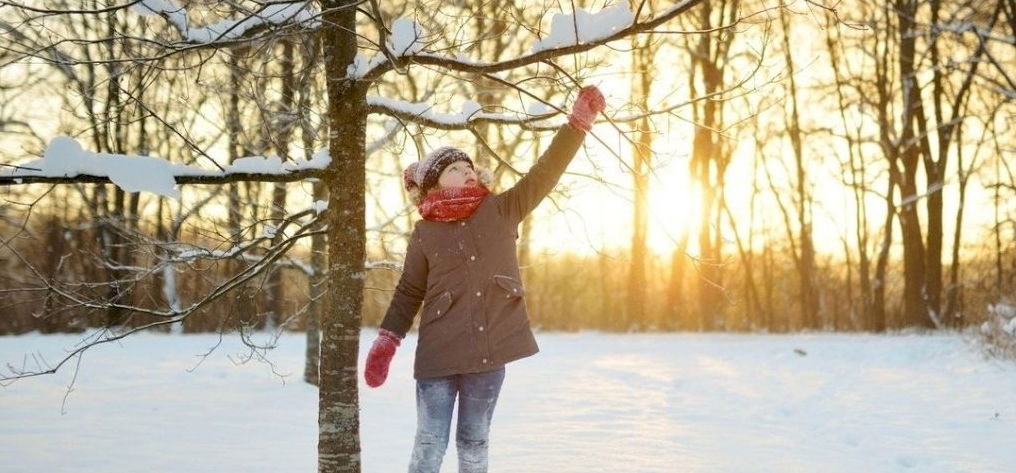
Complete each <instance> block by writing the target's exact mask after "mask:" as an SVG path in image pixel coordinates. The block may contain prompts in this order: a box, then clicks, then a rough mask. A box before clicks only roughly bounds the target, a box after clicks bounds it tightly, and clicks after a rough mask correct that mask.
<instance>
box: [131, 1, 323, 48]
mask: <svg viewBox="0 0 1016 473" xmlns="http://www.w3.org/2000/svg"><path fill="white" fill-rule="evenodd" d="M309 3H310V2H289V3H273V4H269V5H266V6H265V7H264V8H262V9H261V10H258V11H257V12H255V13H253V14H250V15H244V16H243V17H241V18H238V19H225V20H221V21H218V22H216V23H213V24H210V25H207V26H203V27H192V26H191V25H190V23H189V20H188V13H187V9H185V8H183V7H181V6H180V5H177V4H176V2H174V1H172V0H142V1H140V2H138V3H135V4H133V5H131V9H133V10H134V11H136V12H137V13H139V14H141V15H159V16H162V17H164V18H166V19H167V21H169V22H170V23H171V24H172V25H173V26H174V27H176V29H177V30H179V31H180V35H181V36H183V38H184V41H186V42H190V43H214V42H216V41H231V40H234V39H236V38H239V37H241V36H243V35H244V34H245V33H246V32H248V31H250V30H251V29H252V28H257V27H259V26H265V25H281V24H285V23H305V24H306V26H308V27H314V26H317V23H318V20H317V15H318V11H317V10H315V9H313V8H311V7H310V5H309Z"/></svg>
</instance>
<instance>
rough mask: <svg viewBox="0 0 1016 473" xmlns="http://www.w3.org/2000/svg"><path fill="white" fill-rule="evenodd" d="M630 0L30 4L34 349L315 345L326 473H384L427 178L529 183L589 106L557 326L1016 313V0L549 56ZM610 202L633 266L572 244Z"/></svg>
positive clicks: (719, 25)
mask: <svg viewBox="0 0 1016 473" xmlns="http://www.w3.org/2000/svg"><path fill="white" fill-rule="evenodd" d="M621 3H623V2H575V3H573V4H569V3H564V4H562V3H561V2H538V3H537V4H533V5H528V4H527V5H523V4H521V3H506V2H377V1H374V0H371V1H346V0H342V1H320V2H268V3H259V2H204V1H178V2H175V3H174V2H164V1H155V2H152V1H146V2H138V1H129V2H105V1H97V0H96V1H87V2H65V1H56V0H53V1H44V2H30V3H29V2H5V1H0V36H2V37H3V38H4V40H3V44H4V46H3V47H2V48H0V142H2V143H3V146H0V155H2V157H0V189H2V192H3V200H2V203H0V266H2V277H0V292H2V294H3V296H2V300H3V304H2V311H0V313H2V314H3V316H2V317H0V334H18V333H25V332H30V331H39V332H45V333H53V332H85V333H89V334H93V335H89V337H91V338H90V342H89V344H87V345H86V346H94V344H96V343H99V344H101V343H105V342H107V341H112V340H115V339H117V338H120V337H123V336H127V335H129V334H130V333H132V332H134V331H137V330H143V329H153V330H164V331H167V332H173V333H183V332H208V331H220V332H231V333H232V332H235V333H238V334H239V336H241V337H245V340H246V339H247V338H246V337H247V336H248V335H249V334H250V332H251V331H254V330H268V331H283V330H293V331H296V330H299V331H305V332H306V334H307V339H308V348H307V371H306V373H305V378H306V379H307V381H308V382H311V383H314V384H318V385H319V386H320V389H321V401H320V402H321V404H320V412H321V414H320V416H321V417H320V423H321V425H322V429H321V432H322V433H321V437H320V442H321V443H320V445H319V455H320V456H319V463H320V465H321V471H358V468H359V466H358V461H359V460H358V458H357V457H356V452H357V451H358V442H359V438H358V436H357V435H356V434H355V433H356V432H357V429H358V425H357V415H356V405H357V400H356V399H357V398H356V395H357V389H356V376H357V371H356V369H351V368H355V367H356V365H357V360H358V357H359V353H358V351H357V350H358V349H357V346H358V342H359V331H360V329H361V327H363V326H373V325H376V324H377V322H378V321H379V320H380V317H381V315H383V313H384V310H385V308H386V306H387V303H388V301H389V300H390V296H391V292H392V290H393V288H394V285H395V282H396V280H397V279H398V275H399V270H400V268H401V259H402V252H403V251H404V250H405V245H406V238H407V237H408V234H409V231H411V229H412V224H413V222H414V221H415V220H416V219H417V218H418V215H416V213H415V209H414V208H413V207H412V205H411V204H410V203H409V201H408V199H407V197H406V196H405V195H404V194H403V192H402V191H401V185H400V184H401V182H400V178H399V176H400V173H401V170H402V169H403V168H404V167H405V166H406V165H408V164H409V163H411V162H413V161H415V160H417V159H418V158H419V157H420V156H422V155H424V154H425V153H426V152H428V151H429V150H430V149H433V148H435V147H437V146H440V145H441V144H446V143H454V144H457V145H459V146H460V147H462V149H466V150H469V151H470V152H471V153H473V155H474V157H475V159H476V161H477V163H478V164H480V165H482V166H485V167H488V168H490V169H492V170H493V171H494V176H495V182H496V184H497V187H498V188H500V189H503V188H505V187H507V186H510V185H511V183H512V182H514V181H515V180H516V179H517V178H518V176H520V175H522V174H524V173H525V171H526V169H528V167H529V166H530V165H531V164H532V162H533V161H534V160H535V159H536V158H537V157H538V156H539V153H540V151H541V150H542V147H543V146H545V145H546V141H547V140H546V139H545V138H546V137H547V136H549V135H548V133H549V132H551V131H552V130H553V129H555V128H556V125H557V124H558V123H560V120H561V116H562V114H561V112H562V110H563V107H564V106H565V104H566V103H568V102H569V100H571V99H573V98H574V93H575V92H577V91H578V88H579V87H580V86H581V85H582V84H586V83H598V84H600V88H601V89H603V90H604V91H605V92H607V95H608V107H607V111H606V113H605V117H604V119H603V120H601V121H600V122H598V124H597V125H596V127H594V129H593V132H592V135H593V136H590V137H589V138H588V139H587V140H586V146H585V148H586V149H585V151H583V152H580V154H586V155H587V157H585V158H579V159H577V160H576V161H577V162H578V161H585V162H582V163H578V164H577V165H573V167H572V168H571V169H570V171H571V172H569V174H568V175H566V177H565V180H564V181H563V185H562V186H560V187H559V192H557V193H555V195H554V196H553V197H552V199H549V201H548V202H546V203H544V204H543V205H542V206H541V208H540V209H539V210H538V211H537V212H536V214H535V215H534V216H533V217H530V218H529V219H527V220H526V221H525V222H523V224H522V225H521V227H520V229H519V238H520V241H519V247H520V252H521V253H520V256H519V261H520V263H521V265H522V269H523V275H524V279H525V284H526V286H527V294H528V299H527V304H528V305H529V312H530V313H531V314H532V319H533V320H532V321H533V325H534V326H537V327H539V328H541V329H543V330H579V329H600V330H609V331H658V330H667V331H670V330H683V331H719V330H728V331H769V332H786V331H800V330H831V331H873V332H881V331H886V330H897V329H909V328H917V329H929V328H940V329H941V328H956V329H959V328H964V327H969V326H979V325H980V324H981V323H983V322H985V321H986V320H989V319H990V317H991V316H992V312H991V309H990V308H991V307H993V305H994V304H999V303H1003V302H1004V303H1008V304H1013V303H1016V300H1014V299H1016V296H1014V294H1016V173H1014V171H1016V170H1014V169H1013V168H1014V165H1013V164H1014V163H1016V131H1014V128H1016V1H1014V0H1001V1H942V0H937V1H930V2H917V1H916V0H897V1H884V2H875V1H869V0H864V1H860V2H854V3H851V4H850V6H849V8H847V6H846V5H841V4H839V3H833V2H822V1H817V0H806V1H799V2H791V3H789V4H777V3H772V2H757V1H730V0H723V1H718V2H710V1H701V0H686V1H683V2H665V1H662V0H642V1H633V2H630V4H629V5H628V10H629V11H630V12H631V14H632V19H631V21H629V22H628V23H627V24H626V25H623V26H621V27H618V28H616V29H615V30H613V31H612V32H611V33H609V34H605V35H601V36H599V37H594V38H581V37H580V38H579V40H578V41H575V39H574V36H572V39H571V40H570V42H569V41H566V42H564V43H562V44H553V43H549V45H546V46H544V47H542V48H534V47H533V46H534V44H538V43H537V41H540V40H541V39H547V38H553V37H554V36H553V35H552V31H551V22H550V18H551V13H553V12H570V11H571V10H572V8H573V7H574V8H585V9H586V10H589V11H590V12H594V13H595V12H598V11H606V10H608V9H610V8H616V7H617V5H618V4H621ZM605 17H606V16H604V17H601V19H602V18H605ZM224 21H225V22H224ZM576 21H577V20H576ZM205 26H208V27H205ZM215 26H217V28H216V27H215ZM575 26H576V28H578V23H576V24H575ZM407 29H408V33H407ZM558 33H560V32H558ZM407 34H408V36H407ZM558 36H560V34H558ZM407 37H409V38H411V40H410V41H408V42H406V41H405V38H407ZM59 135H66V136H70V137H72V138H73V139H74V140H76V141H77V142H78V143H79V144H80V146H81V147H82V148H83V149H84V150H87V151H88V152H91V153H100V154H104V155H110V156H119V157H120V158H119V159H132V158H131V157H125V156H132V157H133V156H151V157H158V158H162V159H165V160H168V161H169V162H171V163H174V164H180V165H190V166H198V167H202V168H204V169H208V170H212V171H215V172H218V174H214V175H208V176H182V175H178V176H177V179H176V183H177V184H179V189H180V194H179V197H175V198H174V197H173V196H166V195H159V194H156V193H151V192H130V191H126V190H125V189H123V188H122V187H121V186H118V185H115V184H114V181H113V178H112V177H111V176H110V177H107V176H101V175H98V176H96V175H90V174H89V173H88V172H82V173H81V174H79V175H77V176H66V177H64V176H43V175H34V176H33V174H32V173H33V171H38V170H37V169H33V168H31V166H29V165H27V164H26V162H27V161H28V160H30V159H35V158H39V157H42V156H44V155H45V153H46V151H47V149H53V147H52V141H53V138H54V137H56V136H59ZM541 138H542V139H541ZM325 156H327V157H328V158H330V163H329V164H328V165H327V166H325V167H314V166H307V167H304V168H301V169H300V170H294V171H291V172H288V173H284V174H277V173H276V174H272V173H267V172H258V171H257V170H256V169H257V168H256V166H252V165H251V163H252V162H255V161H256V163H271V162H281V163H293V162H306V163H311V162H320V159H321V158H322V157H325ZM47 159H48V158H47ZM273 160H274V161H273ZM316 160H317V161H316ZM259 165H263V166H267V164H259ZM230 169H242V171H236V172H231V171H230ZM251 169H255V170H251ZM674 169H676V170H678V171H679V172H680V174H681V175H683V176H685V179H686V180H685V181H680V182H678V181H670V180H667V178H665V177H663V176H670V175H672V174H673V173H670V170H674ZM583 189H585V190H586V195H595V196H597V197H596V198H597V199H601V200H603V203H602V204H601V203H596V202H594V205H603V206H605V207H604V208H608V207H609V205H613V204H608V203H607V202H606V201H608V200H609V201H612V202H621V203H622V206H623V207H624V208H625V209H626V213H624V214H623V215H614V214H611V215H606V213H605V212H591V213H579V214H578V218H579V219H580V220H583V221H587V222H590V223H592V222H593V221H595V220H603V219H609V223H608V226H609V227H611V228H612V230H613V231H615V232H617V233H618V234H620V235H622V236H623V238H621V240H623V241H626V242H628V244H626V245H608V244H606V243H601V242H595V241H592V240H589V239H586V238H582V237H574V238H571V239H570V240H569V243H568V244H567V246H566V247H561V248H548V247H546V246H545V245H542V244H541V242H542V240H544V238H543V236H544V235H546V234H548V233H552V232H560V230H561V227H560V226H559V225H558V226H555V224H554V223H553V222H555V221H557V222H559V221H560V219H561V218H562V215H571V216H572V217H574V216H575V213H576V212H577V211H576V210H574V209H575V208H576V205H577V204H576V200H575V199H574V198H573V194H574V193H577V192H579V191H580V190H583ZM588 189H594V191H588ZM495 190H498V189H495ZM662 190H666V191H667V192H666V193H659V191H662ZM590 192H593V193H592V194H590ZM660 195H663V196H667V197H664V198H659V197H654V196H660ZM679 197H680V199H679ZM677 221H679V222H682V224H681V225H680V226H676V227H675V226H670V227H667V230H665V231H664V230H662V229H661V228H662V227H663V226H664V225H663V223H666V222H677ZM654 227H656V228H654ZM675 228H676V230H674V229H675ZM654 232H656V234H657V235H659V234H661V232H662V234H664V240H666V241H668V242H669V243H668V244H667V245H663V247H661V246H660V245H659V244H656V245H651V244H650V235H651V234H654ZM249 343H250V349H251V351H252V353H263V352H265V351H266V350H268V349H270V346H262V345H259V344H258V343H255V342H254V341H250V342H249ZM322 347H325V348H322ZM74 355H75V354H72V355H71V356H74ZM319 355H320V357H319ZM69 358H70V357H69ZM319 360H320V361H319ZM59 367H60V365H55V366H48V367H43V368H44V369H34V370H33V369H25V370H22V371H15V372H14V373H5V376H7V375H12V376H14V377H19V376H30V375H34V374H37V373H45V372H48V371H50V369H51V368H52V369H57V368H59ZM326 427H327V428H326Z"/></svg>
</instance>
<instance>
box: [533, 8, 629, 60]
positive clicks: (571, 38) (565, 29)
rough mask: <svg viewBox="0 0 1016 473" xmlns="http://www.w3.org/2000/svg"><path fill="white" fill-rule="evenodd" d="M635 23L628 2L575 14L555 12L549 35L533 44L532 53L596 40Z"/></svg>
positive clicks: (580, 11) (577, 11)
mask: <svg viewBox="0 0 1016 473" xmlns="http://www.w3.org/2000/svg"><path fill="white" fill-rule="evenodd" d="M634 22H635V12H633V11H631V8H629V7H628V2H621V3H618V4H617V5H614V6H612V7H608V8H604V9H603V10H600V11H599V12H597V13H590V12H588V11H586V10H584V9H582V8H579V9H577V10H576V11H575V13H574V14H566V13H555V14H554V16H553V17H552V18H551V20H550V34H549V35H547V37H546V38H543V39H541V40H539V41H537V42H536V44H534V45H533V48H532V52H534V53H538V52H540V51H544V50H547V49H555V48H562V47H565V46H574V45H576V44H580V43H593V42H596V41H599V40H601V39H604V38H609V37H610V36H613V35H614V34H616V33H617V32H618V31H621V30H623V29H625V28H627V27H629V26H631V24H632V23H634Z"/></svg>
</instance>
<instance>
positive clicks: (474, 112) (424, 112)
mask: <svg viewBox="0 0 1016 473" xmlns="http://www.w3.org/2000/svg"><path fill="white" fill-rule="evenodd" d="M367 105H376V106H380V107H384V108H388V109H391V110H394V111H396V112H400V113H406V114H409V115H416V116H418V117H420V118H423V119H425V120H430V121H434V122H438V123H442V124H445V125H464V124H466V123H468V122H469V121H470V120H472V119H476V118H486V117H495V116H499V115H495V114H486V113H483V112H481V111H480V110H481V108H482V107H480V104H478V103H476V102H474V101H472V100H467V101H465V102H463V104H462V108H461V111H460V112H459V113H442V112H438V111H436V110H434V106H433V105H432V104H429V103H425V102H406V101H402V100H396V99H390V98H388V97H381V96H377V95H368V96H367Z"/></svg>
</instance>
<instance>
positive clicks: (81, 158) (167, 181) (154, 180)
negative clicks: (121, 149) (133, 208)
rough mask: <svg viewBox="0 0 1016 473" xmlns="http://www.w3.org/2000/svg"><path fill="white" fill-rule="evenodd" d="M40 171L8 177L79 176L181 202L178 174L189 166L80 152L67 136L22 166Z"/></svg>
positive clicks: (59, 137) (24, 171) (60, 137)
mask: <svg viewBox="0 0 1016 473" xmlns="http://www.w3.org/2000/svg"><path fill="white" fill-rule="evenodd" d="M21 166H22V167H25V168H32V169H38V170H39V171H37V172H36V171H28V170H16V171H13V172H10V171H8V172H7V174H9V175H25V176H47V177H75V176H78V175H82V174H84V175H89V176H102V177H108V178H109V180H110V181H112V182H113V184H116V185H117V187H119V188H121V189H123V190H125V191H128V192H138V191H142V190H144V191H148V192H152V193H155V194H159V195H163V196H166V197H171V198H174V199H179V198H180V191H179V189H177V188H176V180H175V179H173V175H174V174H175V173H178V172H181V171H183V170H184V169H185V168H186V166H181V165H178V164H173V163H170V162H169V161H166V160H164V159H158V158H151V157H148V156H131V157H127V156H122V155H115V154H106V153H93V152H90V151H86V150H84V149H82V148H81V144H79V143H78V142H77V141H75V140H74V139H73V138H71V137H68V136H58V137H56V138H54V139H53V140H52V141H50V143H49V146H47V147H46V151H45V153H44V154H43V157H42V159H36V160H33V161H29V162H27V163H24V164H22V165H21Z"/></svg>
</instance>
